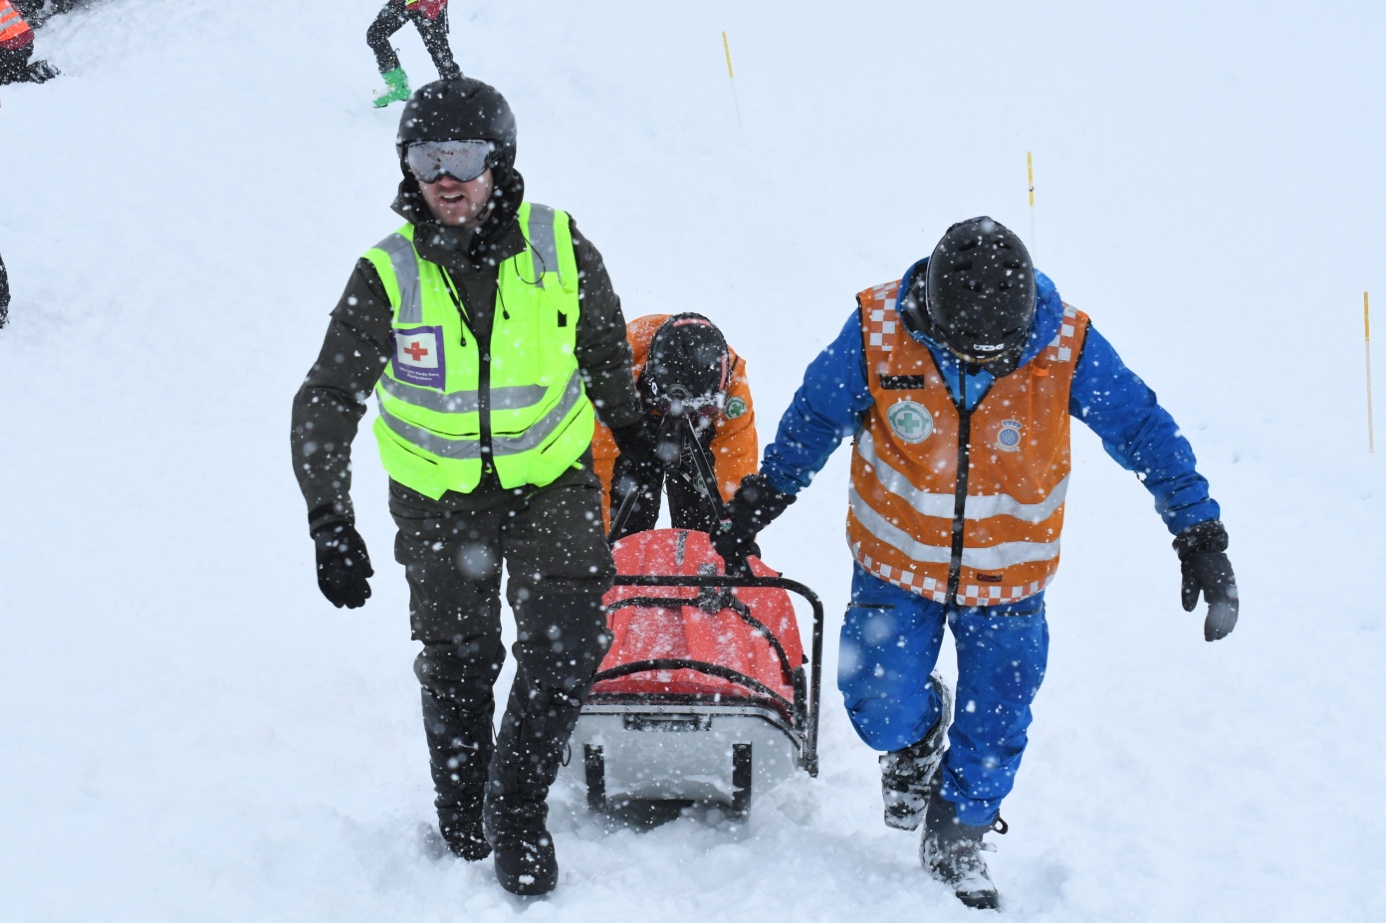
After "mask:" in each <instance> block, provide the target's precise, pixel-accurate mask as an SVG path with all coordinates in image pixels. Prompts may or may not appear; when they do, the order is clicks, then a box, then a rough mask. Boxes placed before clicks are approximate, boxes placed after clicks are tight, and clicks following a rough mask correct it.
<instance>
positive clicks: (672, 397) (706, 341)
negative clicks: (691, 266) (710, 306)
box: [641, 313, 731, 413]
mask: <svg viewBox="0 0 1386 923" xmlns="http://www.w3.org/2000/svg"><path fill="white" fill-rule="evenodd" d="M641 381H642V383H643V385H644V387H645V388H646V389H648V391H649V393H650V395H651V396H652V397H653V398H654V399H655V401H656V402H657V403H658V404H659V405H660V410H661V411H663V412H665V413H667V412H668V411H669V409H670V407H669V405H670V404H672V402H674V401H678V402H679V403H680V404H682V405H687V406H688V407H689V408H690V409H694V410H697V411H702V410H708V411H715V410H720V409H721V401H722V399H723V398H724V397H725V396H726V393H727V388H728V387H730V384H731V354H730V350H728V349H727V341H726V339H725V338H724V337H723V336H722V331H720V330H718V329H717V327H716V325H715V324H713V323H712V321H710V320H708V319H707V318H706V317H703V316H702V315H701V314H692V313H688V314H675V315H674V316H673V317H671V318H669V319H668V320H667V321H665V322H664V324H663V325H662V326H660V328H659V329H658V330H656V331H655V334H654V336H652V337H651V338H650V352H649V355H648V357H647V358H646V359H645V371H644V372H643V373H642V375H641Z"/></svg>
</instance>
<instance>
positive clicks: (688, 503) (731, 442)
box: [592, 313, 760, 538]
mask: <svg viewBox="0 0 1386 923" xmlns="http://www.w3.org/2000/svg"><path fill="white" fill-rule="evenodd" d="M626 339H627V340H629V342H630V348H631V351H632V353H633V355H634V360H633V365H632V368H633V369H634V372H635V378H636V390H637V391H638V392H639V393H640V400H641V403H642V405H643V407H644V410H645V416H644V423H645V425H646V426H647V427H648V429H649V431H650V437H649V438H651V439H653V438H655V434H657V432H658V430H659V427H660V424H661V423H662V422H663V421H664V419H665V418H666V416H668V415H671V414H677V415H681V416H682V415H687V417H688V419H689V420H690V422H692V424H693V431H694V434H695V435H696V436H697V437H698V442H699V444H700V445H701V446H702V449H703V451H704V452H706V453H707V456H708V459H709V460H710V461H711V462H712V466H713V472H714V474H715V476H716V479H717V489H718V491H719V494H720V496H721V499H723V500H730V499H731V497H732V494H733V493H735V491H736V485H737V484H740V483H741V479H742V478H744V477H745V476H746V475H748V474H754V473H755V471H756V462H757V460H758V454H759V450H760V447H759V446H758V445H757V443H756V427H755V416H756V415H755V409H754V408H753V407H752V405H751V385H750V382H749V381H747V379H746V363H745V361H744V360H743V359H741V358H740V357H739V356H737V354H736V352H735V351H734V350H733V349H732V348H731V347H729V346H728V345H727V341H726V339H725V338H724V337H723V336H722V331H720V330H718V329H717V326H716V325H715V324H713V323H712V321H710V320H708V319H707V318H706V317H703V316H702V315H701V314H691V313H690V314H676V315H673V316H672V317H671V316H670V315H668V314H650V315H647V316H645V317H638V318H636V319H635V320H633V321H631V322H630V325H629V326H628V327H627V329H626ZM677 435H679V434H677V433H676V434H675V441H672V442H670V443H669V444H668V446H667V447H666V448H665V452H664V453H663V454H667V455H669V456H670V459H669V465H671V466H672V470H668V471H666V464H665V463H662V462H659V461H657V460H653V459H652V460H651V461H650V463H648V464H640V463H637V462H635V461H632V460H631V459H629V458H625V457H621V456H620V451H619V450H618V449H617V447H616V440H615V439H614V438H613V437H612V435H611V430H609V429H607V428H606V426H605V425H604V424H602V423H598V424H597V432H596V435H595V436H593V437H592V459H593V463H594V465H595V466H596V470H597V476H598V477H600V478H601V479H602V486H603V487H604V488H605V492H604V495H603V498H602V499H603V502H602V511H603V514H604V515H605V517H606V525H607V528H608V529H610V528H611V517H612V514H613V513H614V512H616V511H618V510H620V509H621V507H622V504H623V502H624V501H625V498H626V495H627V494H629V493H630V492H631V491H632V490H635V491H637V492H638V493H637V496H636V498H634V499H633V500H632V506H631V508H630V510H629V511H628V513H627V516H626V520H625V522H624V524H623V526H622V528H621V530H620V531H619V532H618V533H617V534H616V535H615V536H614V538H622V537H624V536H626V535H632V534H634V533H636V532H643V531H645V530H646V529H653V528H654V527H655V522H656V521H657V520H658V519H659V507H660V501H661V494H662V486H663V485H664V484H665V483H666V482H667V484H668V489H669V507H670V509H669V515H670V520H671V522H672V524H673V527H674V528H676V529H696V530H698V531H699V532H711V531H712V528H713V526H715V525H716V524H717V516H716V514H715V512H714V510H713V507H712V504H711V503H709V502H708V500H707V498H705V497H704V496H703V495H702V494H701V493H699V492H698V490H697V489H695V488H694V487H693V486H691V485H690V484H689V483H688V481H687V480H686V479H685V476H692V475H694V472H693V471H692V470H689V468H690V467H691V466H690V464H689V460H688V459H687V458H686V457H684V456H682V455H681V454H678V443H677V441H676V440H677ZM666 474H667V477H666Z"/></svg>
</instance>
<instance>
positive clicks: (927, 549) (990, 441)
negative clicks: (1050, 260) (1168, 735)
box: [713, 217, 1237, 908]
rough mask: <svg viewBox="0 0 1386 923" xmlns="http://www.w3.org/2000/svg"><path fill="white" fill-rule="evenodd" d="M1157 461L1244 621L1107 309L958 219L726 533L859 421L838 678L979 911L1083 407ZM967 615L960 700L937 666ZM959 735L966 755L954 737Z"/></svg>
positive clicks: (1131, 455)
mask: <svg viewBox="0 0 1386 923" xmlns="http://www.w3.org/2000/svg"><path fill="white" fill-rule="evenodd" d="M1070 417H1078V418H1079V419H1081V420H1082V421H1083V422H1084V423H1086V424H1087V425H1088V426H1089V427H1091V428H1092V429H1093V430H1094V431H1095V432H1096V433H1097V434H1098V435H1099V436H1101V437H1102V440H1103V444H1104V446H1105V447H1106V449H1107V452H1108V453H1109V454H1110V455H1111V456H1112V457H1113V458H1114V459H1116V461H1118V462H1119V463H1120V464H1122V465H1123V466H1124V467H1125V468H1127V469H1128V470H1131V471H1133V472H1135V473H1136V475H1137V476H1138V477H1139V478H1140V479H1141V482H1142V483H1143V484H1144V486H1145V488H1146V489H1147V490H1149V491H1150V493H1151V494H1152V496H1153V497H1154V498H1155V507H1156V510H1157V511H1158V512H1159V513H1160V515H1161V517H1162V518H1163V519H1164V521H1165V524H1166V526H1168V528H1169V530H1170V532H1171V533H1172V534H1173V535H1174V536H1175V539H1174V548H1175V550H1176V551H1177V552H1178V554H1179V558H1180V562H1181V568H1182V578H1183V586H1182V603H1183V606H1184V609H1185V610H1187V611H1193V609H1194V607H1195V606H1196V605H1197V602H1198V598H1199V595H1200V593H1201V594H1202V595H1203V596H1204V598H1205V599H1206V600H1207V602H1208V614H1207V617H1206V619H1205V621H1204V637H1205V638H1206V639H1207V640H1209V641H1215V640H1218V639H1219V638H1222V637H1225V636H1226V635H1227V634H1228V633H1229V632H1231V631H1232V628H1233V626H1234V625H1235V624H1236V621H1237V587H1236V582H1235V580H1234V578H1233V575H1232V567H1231V564H1230V563H1229V562H1228V559H1227V555H1226V553H1225V552H1226V549H1227V532H1226V530H1225V529H1224V528H1223V525H1222V523H1221V522H1220V521H1219V518H1218V517H1219V515H1220V512H1219V509H1218V505H1217V503H1215V502H1214V501H1213V499H1212V498H1211V497H1209V495H1208V483H1207V481H1206V480H1204V478H1203V477H1202V476H1201V475H1200V474H1199V473H1198V471H1197V470H1196V468H1195V462H1194V455H1193V450H1192V449H1191V448H1190V446H1189V443H1188V442H1187V440H1185V438H1184V437H1183V436H1182V435H1181V434H1180V432H1179V428H1178V427H1177V426H1176V425H1175V422H1174V420H1173V419H1172V418H1171V417H1170V415H1169V413H1167V412H1166V411H1165V410H1164V409H1163V408H1162V407H1161V406H1160V405H1159V404H1158V403H1157V402H1156V399H1155V394H1154V392H1153V391H1151V390H1150V389H1149V388H1148V387H1147V386H1146V385H1145V383H1144V382H1142V381H1141V380H1140V378H1138V377H1137V376H1136V375H1135V374H1134V373H1133V372H1131V371H1130V370H1129V369H1127V368H1126V366H1125V365H1124V364H1123V363H1122V361H1121V358H1120V357H1119V356H1118V355H1117V353H1116V351H1115V350H1114V349H1113V348H1112V346H1111V344H1109V343H1108V342H1107V341H1106V339H1104V338H1103V337H1102V335H1101V334H1099V333H1098V332H1097V331H1096V330H1095V329H1093V327H1092V325H1091V323H1090V322H1089V320H1088V317H1087V315H1086V314H1084V313H1083V312H1082V311H1079V310H1077V309H1075V308H1073V307H1071V306H1069V305H1066V304H1064V303H1063V301H1062V300H1061V299H1060V298H1059V294H1058V292H1057V291H1056V290H1055V288H1054V284H1053V283H1052V282H1051V281H1050V280H1049V279H1048V278H1047V277H1046V276H1045V275H1043V274H1042V273H1040V272H1038V271H1036V270H1035V269H1034V267H1033V266H1032V264H1031V262H1030V256H1029V253H1028V252H1027V251H1026V249H1025V245H1024V244H1023V243H1021V241H1020V238H1019V237H1017V236H1016V235H1015V234H1014V233H1012V232H1011V231H1010V230H1008V229H1007V228H1005V227H1003V226H1002V225H1000V224H999V223H997V222H996V221H993V220H992V219H990V218H985V217H982V218H974V219H971V220H969V221H963V222H960V223H958V224H955V225H953V227H951V228H949V229H948V232H947V233H946V234H944V236H943V239H942V240H940V241H939V243H938V246H937V247H935V249H934V251H933V254H932V256H930V257H929V258H928V259H925V260H920V261H919V262H917V263H915V264H914V265H913V266H911V267H910V268H909V270H908V271H906V273H905V275H904V277H903V278H901V279H900V280H899V281H896V282H888V283H886V284H884V285H878V286H876V287H874V288H869V289H866V290H865V291H863V292H861V293H860V294H858V295H857V309H856V311H854V312H853V314H852V317H851V318H850V319H849V320H848V321H847V324H846V326H845V327H844V328H843V329H842V332H841V334H839V336H838V338H837V339H836V340H835V341H834V342H833V343H832V344H831V345H829V346H828V348H827V349H825V350H824V351H823V352H822V354H820V355H819V356H818V358H817V359H815V360H814V361H813V363H812V364H811V365H810V366H809V368H808V371H807V373H806V374H805V376H804V383H803V385H802V386H801V387H800V388H799V390H798V392H797V393H796V394H795V396H794V401H793V403H792V404H791V406H790V408H789V409H788V410H787V411H786V412H785V414H784V417H783V418H782V419H781V420H780V424H779V430H778V432H777V434H776V437H775V441H774V442H773V443H771V444H770V445H769V446H767V447H766V450H765V458H764V460H763V462H762V470H761V473H760V474H757V475H752V476H750V477H748V478H747V479H746V480H744V481H743V482H742V483H741V486H740V487H739V488H738V490H737V493H736V496H735V497H734V498H733V500H732V502H731V503H730V504H728V508H727V512H726V517H725V519H724V520H723V522H722V524H721V525H720V527H719V529H718V531H717V532H715V533H714V534H713V544H714V545H715V546H716V548H717V550H718V553H720V554H721V555H722V556H723V558H725V559H726V561H727V563H728V568H729V569H733V568H735V567H738V566H740V565H742V564H743V562H744V559H745V556H746V553H747V551H748V550H749V549H750V548H751V543H752V542H753V541H754V539H755V536H756V534H757V533H758V532H759V530H760V529H762V528H764V526H765V525H766V524H768V523H769V522H770V521H771V520H773V519H774V518H775V517H776V516H778V515H779V514H780V513H781V512H783V511H784V509H785V508H786V507H787V506H788V505H789V504H790V503H791V502H793V499H794V495H795V494H797V493H798V492H799V491H800V490H801V489H803V488H804V487H806V486H807V485H808V483H809V481H810V480H811V479H812V477H813V475H814V474H816V473H817V472H818V470H819V469H820V468H822V466H823V464H824V463H825V462H826V461H827V458H828V456H829V455H830V454H831V453H832V451H833V450H834V449H835V448H836V447H837V445H838V444H839V443H840V442H841V440H842V439H843V438H845V437H847V436H852V437H853V454H852V482H851V489H850V492H849V503H848V513H847V533H848V540H849V543H850V545H851V548H852V552H853V555H854V556H855V558H856V567H855V574H854V577H853V580H852V602H851V605H850V607H849V608H848V610H847V615H846V618H845V620H844V623H843V627H842V640H841V653H840V662H839V669H838V687H839V688H840V689H841V690H842V693H843V696H844V699H845V703H846V706H847V711H848V714H849V716H850V717H851V720H852V725H853V727H854V728H855V729H856V731H857V733H858V734H859V735H860V736H861V738H862V739H863V740H865V741H866V742H867V743H868V744H869V745H870V746H871V747H873V748H874V749H876V750H881V751H885V754H884V755H883V756H882V757H881V760H880V762H881V788H882V794H883V797H884V799H885V822H886V824H887V825H889V826H892V827H897V828H901V829H906V830H913V829H917V828H918V827H919V826H920V824H921V822H922V823H923V825H924V833H923V836H922V840H921V843H920V858H921V860H922V862H923V863H924V866H925V867H926V868H927V869H928V871H929V872H930V874H931V875H932V876H933V877H934V878H936V879H938V880H940V881H943V882H945V883H946V884H948V885H949V886H951V887H952V888H953V890H954V893H955V894H956V895H957V896H958V898H959V899H960V900H962V901H963V903H965V904H967V905H968V906H971V907H982V908H987V907H995V906H997V901H998V895H997V892H996V888H995V886H994V885H993V884H992V882H991V878H990V876H989V875H988V873H987V867H986V863H985V862H984V861H983V860H982V856H981V851H982V849H983V842H982V837H983V835H984V834H985V833H987V832H988V831H991V830H996V831H997V832H1000V833H1004V832H1005V823H1004V822H1003V821H1002V820H1001V818H1000V814H999V810H1000V806H1001V801H1002V799H1003V798H1005V796H1006V795H1007V794H1008V793H1009V792H1010V790H1011V786H1012V784H1013V782H1014V778H1015V773H1016V771H1017V770H1018V769H1019V766H1020V759H1021V755H1022V754H1023V753H1024V752H1025V744H1026V740H1027V737H1026V729H1027V728H1028V726H1029V724H1030V717H1031V716H1030V703H1031V702H1032V701H1033V700H1034V697H1035V694H1036V693H1037V692H1038V691H1039V686H1040V682H1041V680H1042V679H1043V677H1044V669H1045V663H1046V658H1047V655H1048V646H1049V635H1048V628H1047V624H1046V621H1045V609H1044V588H1045V587H1046V586H1047V585H1048V584H1049V581H1050V580H1051V579H1053V577H1054V573H1055V570H1056V568H1057V567H1058V563H1059V535H1060V532H1061V529H1062V526H1063V516H1064V496H1065V493H1066V491H1067V489H1068V482H1069V477H1070V468H1071V465H1070V450H1069V418H1070ZM945 624H947V626H948V627H949V629H950V630H951V631H952V633H953V638H954V642H955V646H956V648H957V659H958V682H957V690H956V700H957V701H958V702H959V703H966V707H960V708H959V709H958V710H957V712H956V715H955V716H953V717H952V718H951V721H952V725H951V728H950V725H949V722H950V712H951V711H952V709H951V702H952V694H951V691H950V690H949V689H948V688H947V686H946V685H945V684H944V683H943V681H942V679H941V678H940V676H939V675H938V674H937V673H933V672H932V671H933V668H934V664H935V662H936V660H937V658H938V654H939V648H940V646H941V644H942V642H943V629H944V625H945ZM945 748H947V749H946V752H945Z"/></svg>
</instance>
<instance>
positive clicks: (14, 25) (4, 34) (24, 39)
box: [0, 0, 58, 84]
mask: <svg viewBox="0 0 1386 923" xmlns="http://www.w3.org/2000/svg"><path fill="white" fill-rule="evenodd" d="M33 53H34V30H33V29H32V28H31V27H30V26H29V23H28V21H26V20H25V18H24V15H23V14H22V13H21V12H20V11H19V9H18V8H17V7H16V6H15V5H14V4H13V3H11V2H10V0H0V84H6V83H43V82H45V81H48V80H52V79H53V78H54V77H56V76H58V69H57V68H56V67H54V66H53V65H51V64H49V63H48V62H47V61H30V60H29V57H30V56H31V55H32V54H33Z"/></svg>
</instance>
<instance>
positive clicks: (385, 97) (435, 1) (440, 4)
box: [366, 0, 462, 109]
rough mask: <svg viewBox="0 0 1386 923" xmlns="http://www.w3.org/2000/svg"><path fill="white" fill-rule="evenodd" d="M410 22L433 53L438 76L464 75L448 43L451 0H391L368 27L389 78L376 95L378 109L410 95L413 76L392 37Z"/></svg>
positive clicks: (368, 35) (368, 37)
mask: <svg viewBox="0 0 1386 923" xmlns="http://www.w3.org/2000/svg"><path fill="white" fill-rule="evenodd" d="M409 22H412V23H413V24H414V27H415V28H416V29H418V30H419V37H420V38H422V39H423V43H424V47H425V48H427V49H428V53H429V54H430V55H432V56H433V65H434V66H435V67H436V68H438V76H439V77H441V78H443V79H444V80H450V79H452V78H454V77H461V76H462V69H461V68H459V67H458V66H457V62H456V61H454V60H453V57H452V48H451V47H450V46H449V45H448V0H389V2H387V3H386V4H385V6H383V7H381V10H380V12H379V14H377V15H376V17H375V21H374V22H372V23H371V26H370V28H369V29H367V30H366V44H367V45H369V46H370V47H371V51H373V52H374V53H375V64H376V66H377V67H378V68H380V76H381V77H383V78H384V80H385V89H384V90H383V91H382V92H380V93H379V94H377V95H376V97H375V106H376V108H377V109H379V108H381V107H383V106H388V105H390V103H395V102H402V101H403V100H406V99H408V98H409V78H408V77H407V76H406V75H405V73H404V68H403V67H401V66H400V63H399V55H397V54H396V53H395V49H394V48H392V47H391V46H390V37H391V36H393V35H394V34H395V33H396V32H398V31H399V30H400V29H403V28H404V25H405V23H409Z"/></svg>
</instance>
